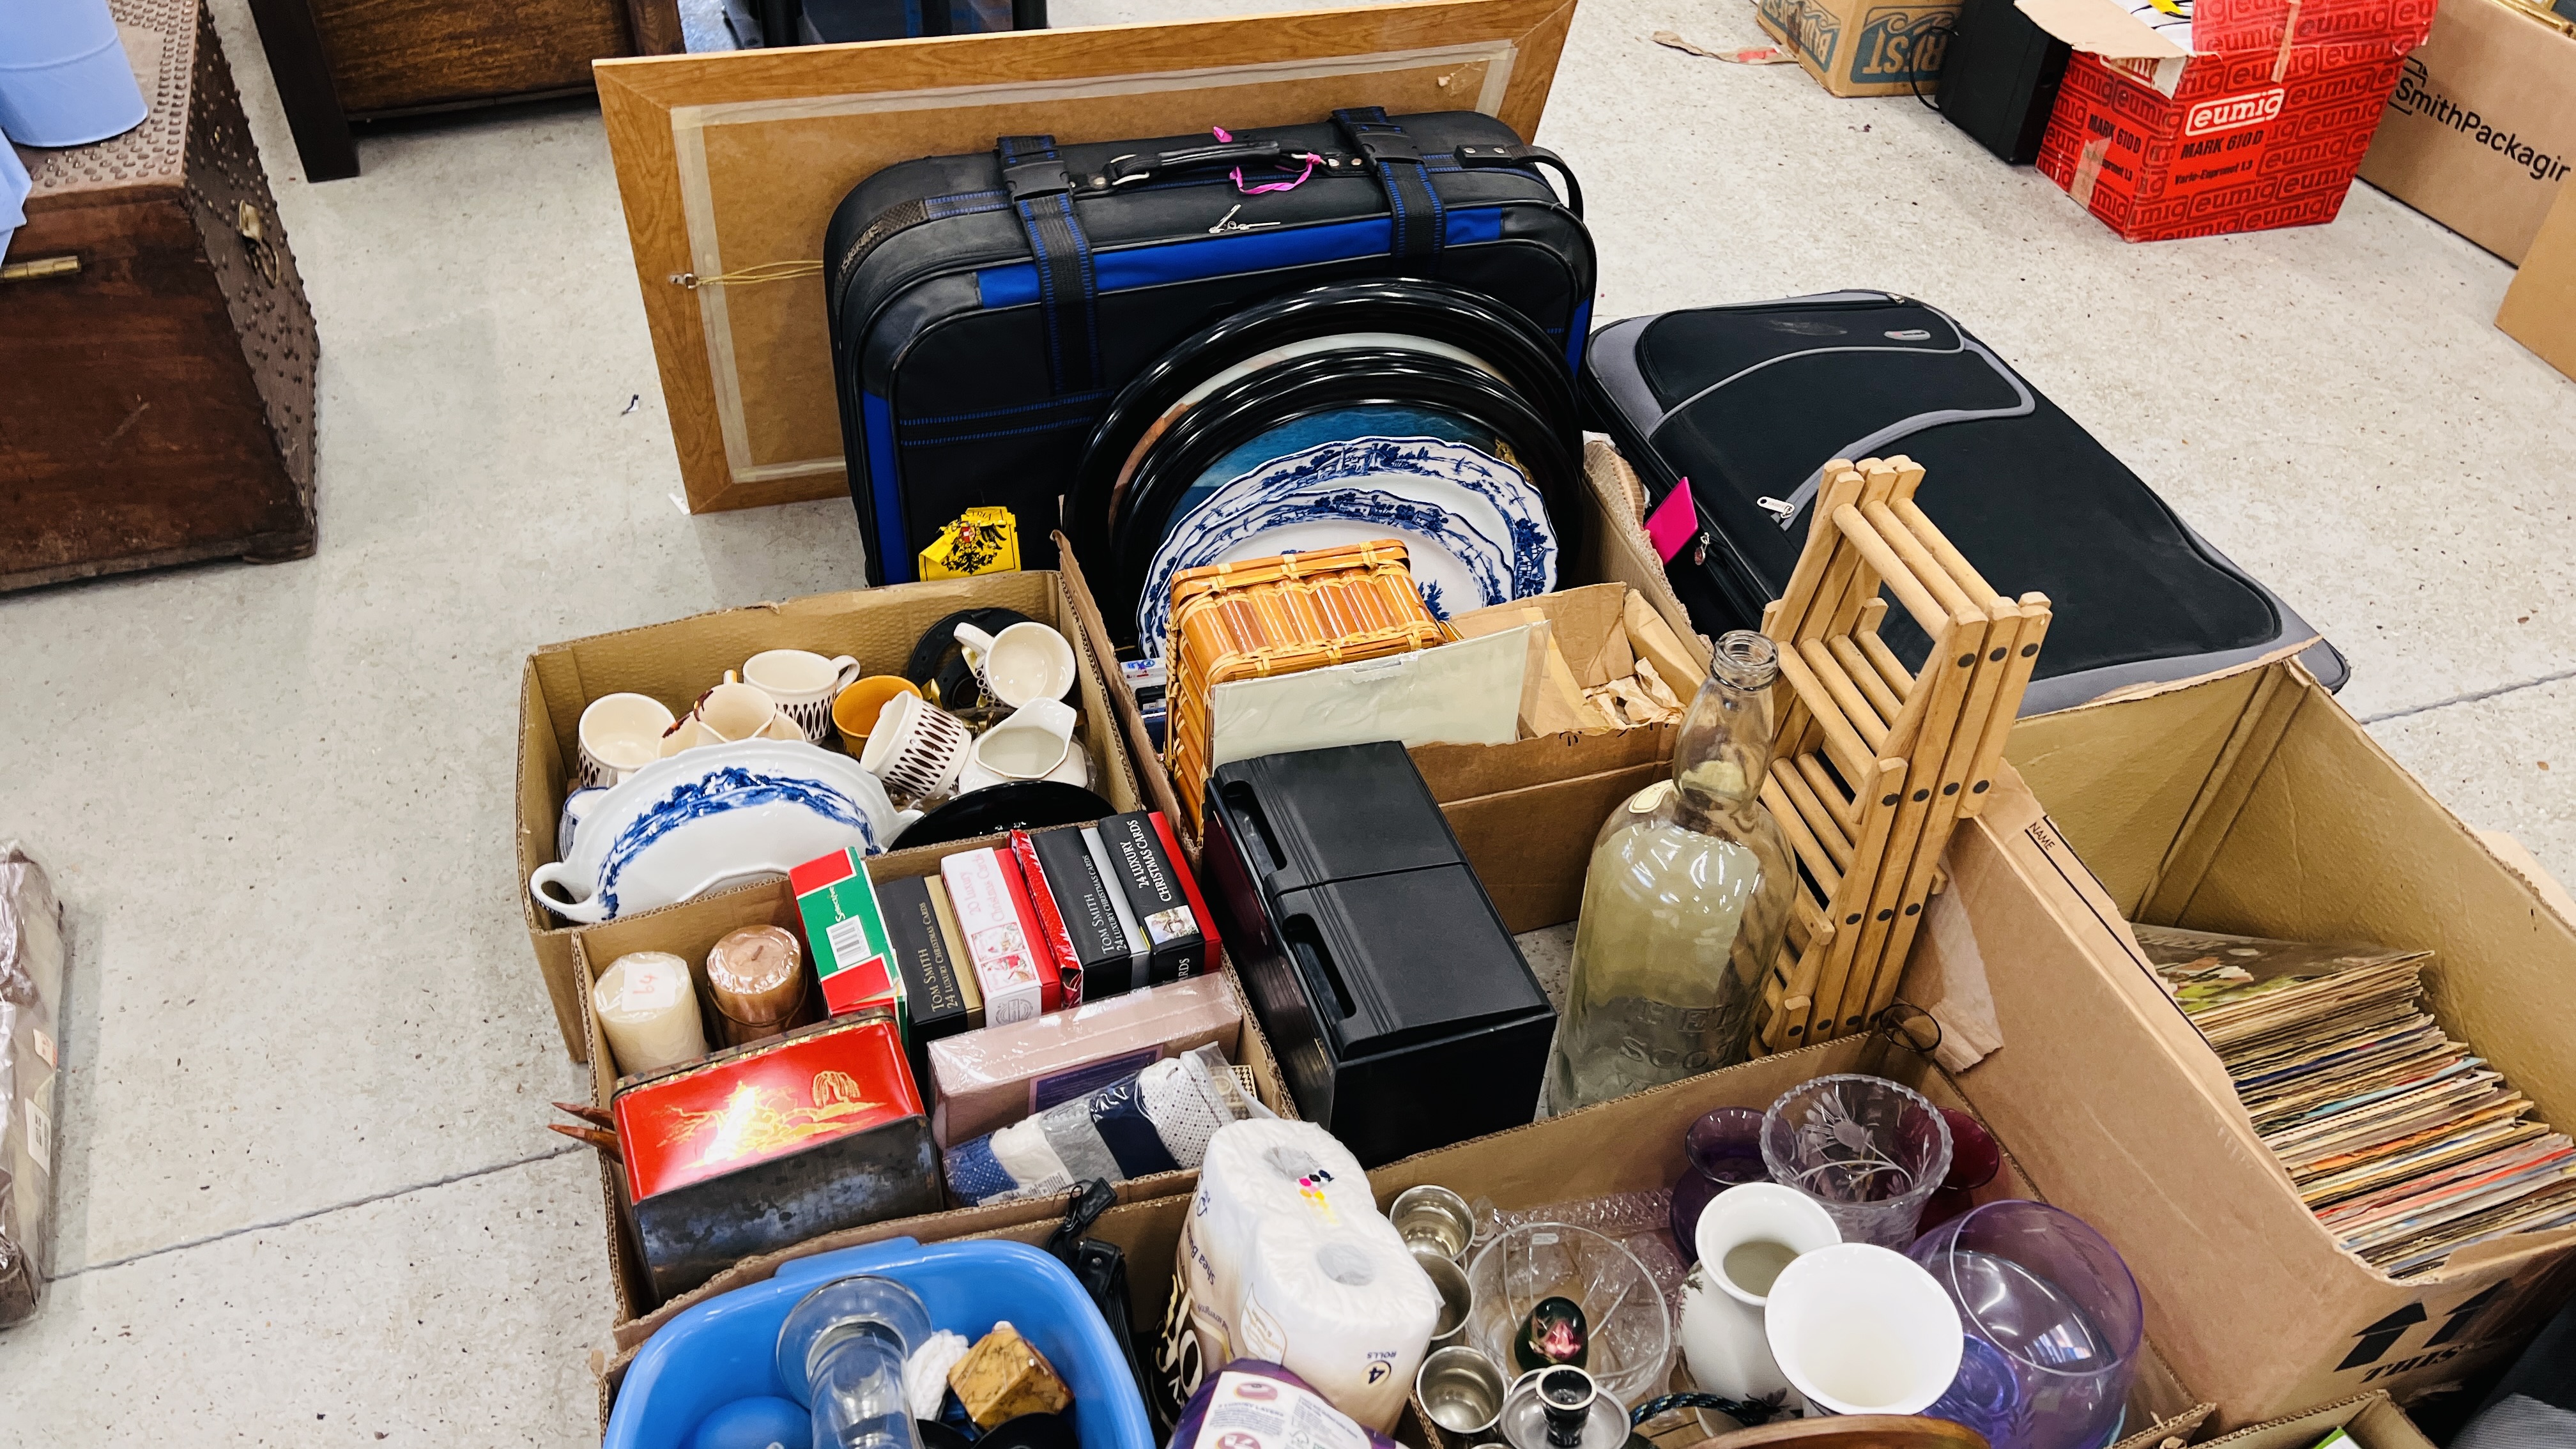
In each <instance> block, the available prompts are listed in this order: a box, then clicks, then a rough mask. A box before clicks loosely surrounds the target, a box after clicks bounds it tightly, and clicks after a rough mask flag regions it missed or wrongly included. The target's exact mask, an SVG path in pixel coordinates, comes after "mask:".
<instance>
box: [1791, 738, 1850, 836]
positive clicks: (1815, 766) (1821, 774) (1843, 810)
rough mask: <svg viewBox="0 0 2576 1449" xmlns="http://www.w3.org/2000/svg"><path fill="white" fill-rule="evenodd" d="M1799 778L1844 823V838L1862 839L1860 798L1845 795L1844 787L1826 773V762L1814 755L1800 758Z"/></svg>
mask: <svg viewBox="0 0 2576 1449" xmlns="http://www.w3.org/2000/svg"><path fill="white" fill-rule="evenodd" d="M1798 778H1799V779H1801V780H1804V781H1806V782H1807V788H1808V789H1810V790H1813V791H1815V792H1816V798H1817V799H1819V800H1822V801H1824V802H1825V808H1826V809H1827V810H1829V811H1831V812H1833V817H1834V818H1835V819H1836V820H1839V821H1841V822H1842V827H1843V838H1844V839H1845V840H1858V839H1859V838H1860V797H1859V796H1857V795H1846V794H1844V793H1843V787H1842V786H1841V785H1839V784H1836V783H1835V782H1834V777H1833V776H1832V775H1830V774H1828V773H1826V771H1825V762H1824V761H1822V760H1819V759H1817V758H1816V757H1815V756H1814V755H1800V756H1799V757H1798Z"/></svg>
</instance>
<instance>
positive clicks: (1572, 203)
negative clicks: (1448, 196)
mask: <svg viewBox="0 0 2576 1449" xmlns="http://www.w3.org/2000/svg"><path fill="white" fill-rule="evenodd" d="M1458 165H1459V167H1460V169H1462V170H1486V169H1491V170H1509V171H1522V170H1529V171H1535V170H1537V169H1539V168H1540V167H1542V166H1544V167H1548V168H1551V169H1553V170H1554V171H1555V172H1556V175H1557V179H1558V180H1559V181H1562V182H1563V183H1564V184H1565V209H1566V210H1568V211H1570V212H1573V213H1574V219H1575V220H1576V221H1581V220H1582V219H1583V183H1581V182H1579V181H1577V180H1575V179H1574V168H1573V167H1571V166H1568V165H1566V164H1565V158H1564V157H1562V156H1559V155H1558V154H1556V153H1555V152H1553V151H1551V150H1549V149H1547V148H1546V147H1545V146H1461V147H1459V148H1458Z"/></svg>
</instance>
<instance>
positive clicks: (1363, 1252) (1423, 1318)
mask: <svg viewBox="0 0 2576 1449" xmlns="http://www.w3.org/2000/svg"><path fill="white" fill-rule="evenodd" d="M1179 1267H1180V1273H1179V1274H1178V1275H1177V1276H1178V1278H1179V1279H1180V1280H1181V1282H1182V1283H1183V1284H1184V1285H1185V1287H1186V1291H1187V1293H1188V1296H1189V1303H1188V1305H1187V1312H1186V1315H1185V1317H1186V1322H1185V1323H1184V1322H1183V1321H1181V1320H1182V1318H1183V1317H1184V1315H1181V1314H1177V1313H1176V1314H1175V1315H1174V1320H1173V1321H1172V1322H1171V1323H1170V1324H1169V1325H1168V1330H1167V1331H1169V1332H1174V1333H1184V1332H1185V1333H1189V1334H1191V1335H1193V1337H1194V1338H1195V1343H1194V1344H1193V1345H1191V1348H1192V1349H1193V1350H1194V1351H1193V1352H1191V1353H1188V1354H1174V1353H1172V1352H1171V1351H1170V1350H1171V1348H1172V1345H1169V1344H1167V1345H1166V1349H1167V1352H1166V1358H1167V1360H1169V1359H1174V1358H1183V1357H1186V1358H1194V1359H1195V1362H1196V1363H1198V1364H1224V1363H1227V1362H1229V1361H1231V1360H1233V1359H1236V1358H1240V1357H1251V1358H1258V1359H1266V1360H1268V1361H1270V1362H1272V1363H1277V1364H1282V1365H1284V1366H1286V1367H1287V1368H1288V1369H1290V1370H1291V1371H1292V1372H1294V1373H1296V1374H1297V1376H1298V1377H1300V1378H1302V1379H1304V1380H1305V1381H1306V1382H1307V1383H1309V1384H1311V1385H1313V1386H1314V1388H1315V1390H1316V1392H1318V1393H1321V1394H1322V1395H1323V1396H1324V1397H1325V1398H1327V1399H1329V1400H1331V1401H1332V1403H1333V1406H1334V1407H1335V1408H1338V1409H1340V1410H1341V1411H1342V1412H1343V1413H1345V1414H1348V1415H1349V1416H1350V1417H1351V1418H1352V1419H1354V1420H1355V1421H1357V1422H1358V1423H1360V1424H1362V1425H1365V1426H1367V1427H1369V1428H1373V1429H1381V1430H1383V1429H1386V1428H1388V1427H1390V1426H1392V1425H1393V1424H1394V1422H1395V1419H1396V1416H1397V1415H1398V1414H1399V1413H1401V1412H1402V1411H1403V1408H1404V1402H1405V1399H1406V1396H1407V1395H1408V1394H1410V1393H1411V1392H1412V1384H1413V1374H1414V1370H1416V1369H1417V1368H1419V1367H1420V1366H1421V1364H1422V1356H1423V1353H1424V1352H1425V1350H1426V1349H1427V1348H1428V1346H1429V1343H1430V1339H1431V1330H1432V1327H1433V1325H1434V1323H1435V1321H1436V1320H1437V1319H1438V1317H1439V1314H1440V1294H1439V1291H1438V1290H1437V1289H1435V1288H1434V1287H1432V1285H1431V1280H1430V1278H1429V1277H1428V1276H1426V1275H1425V1274H1424V1273H1423V1271H1422V1268H1421V1266H1420V1265H1419V1264H1417V1263H1416V1262H1414V1260H1413V1254H1412V1252H1411V1251H1410V1250H1409V1249H1408V1248H1406V1246H1405V1244H1404V1239H1403V1237H1402V1235H1400V1234H1398V1233H1397V1232H1396V1230H1395V1226H1394V1224H1392V1223H1389V1222H1388V1221H1387V1220H1386V1218H1385V1217H1384V1216H1382V1215H1381V1214H1380V1213H1379V1212H1378V1210H1377V1203H1376V1200H1375V1199H1374V1198H1373V1197H1372V1196H1371V1195H1370V1193H1369V1187H1368V1177H1367V1174H1365V1173H1363V1172H1362V1171H1361V1170H1360V1165H1359V1162H1358V1161H1357V1160H1356V1159H1354V1158H1353V1157H1352V1156H1351V1155H1350V1152H1349V1151H1348V1150H1347V1149H1345V1148H1344V1147H1343V1146H1342V1145H1341V1144H1340V1143H1339V1142H1337V1141H1335V1140H1334V1139H1333V1137H1332V1135H1331V1134H1330V1133H1328V1132H1326V1131H1324V1130H1323V1129H1322V1128H1320V1127H1317V1126H1315V1125H1314V1124H1313V1123H1309V1122H1283V1121H1252V1122H1237V1123H1234V1124H1232V1125H1229V1126H1226V1127H1223V1128H1220V1129H1218V1131H1217V1133H1216V1135H1215V1136H1214V1137H1213V1138H1211V1139H1210V1140H1209V1142H1208V1155H1207V1160H1206V1162H1205V1163H1203V1164H1202V1165H1201V1166H1200V1169H1199V1192H1198V1197H1197V1200H1196V1201H1195V1202H1194V1203H1193V1204H1192V1207H1191V1213H1190V1220H1189V1222H1188V1224H1187V1225H1186V1226H1185V1227H1184V1228H1183V1230H1182V1234H1181V1245H1180V1264H1179ZM1190 1387H1193V1388H1194V1387H1195V1385H1194V1384H1193V1385H1191V1386H1190Z"/></svg>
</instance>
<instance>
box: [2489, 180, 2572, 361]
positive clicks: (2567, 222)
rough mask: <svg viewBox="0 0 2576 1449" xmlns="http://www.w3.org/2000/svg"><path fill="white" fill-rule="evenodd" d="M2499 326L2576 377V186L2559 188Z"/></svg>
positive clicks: (2498, 315) (2500, 312) (2507, 293)
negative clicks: (2555, 200) (2556, 199)
mask: <svg viewBox="0 0 2576 1449" xmlns="http://www.w3.org/2000/svg"><path fill="white" fill-rule="evenodd" d="M2496 326H2498V327H2501V328H2503V329H2504V333H2505V335H2506V336H2508V337H2510V338H2512V339H2513V340H2514V341H2516V342H2519V343H2521V344H2522V345H2523V346H2525V347H2528V348H2530V349H2531V350H2532V351H2533V352H2535V353H2537V354H2539V356H2540V360H2541V361H2543V362H2546V363H2548V364H2549V365H2550V366H2552V367H2554V368H2557V369H2558V370H2559V371H2560V372H2563V373H2565V374H2567V375H2568V376H2569V377H2576V181H2570V182H2568V183H2566V184H2565V185H2562V186H2560V187H2559V188H2558V204H2557V205H2555V206H2553V207H2551V208H2550V209H2549V216H2548V219H2547V220H2545V221H2543V222H2542V223H2541V227H2540V234H2539V235H2538V236H2536V237H2534V238H2533V239H2532V242H2531V250H2530V251H2529V252H2528V253H2526V254H2525V255H2524V257H2523V259H2522V270H2521V271H2519V272H2517V273H2515V274H2514V278H2513V285H2512V286H2510V287H2507V288H2505V292H2504V305H2503V306H2502V307H2499V308H2497V309H2496Z"/></svg>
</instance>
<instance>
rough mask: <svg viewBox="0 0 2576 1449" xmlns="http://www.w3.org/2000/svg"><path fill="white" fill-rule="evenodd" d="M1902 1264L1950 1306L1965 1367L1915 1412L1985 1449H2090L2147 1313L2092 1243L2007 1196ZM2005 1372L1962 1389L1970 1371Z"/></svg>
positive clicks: (2121, 1388)
mask: <svg viewBox="0 0 2576 1449" xmlns="http://www.w3.org/2000/svg"><path fill="white" fill-rule="evenodd" d="M1906 1256H1907V1257H1909V1258H1912V1259H1913V1260H1914V1261H1915V1262H1917V1263H1920V1264H1921V1265H1923V1268H1924V1270H1925V1271H1926V1272H1929V1273H1930V1274H1931V1275H1932V1278H1933V1281H1935V1282H1937V1283H1939V1284H1940V1285H1941V1288H1942V1291H1943V1292H1946V1293H1948V1294H1949V1295H1950V1299H1951V1301H1952V1302H1954V1303H1956V1304H1957V1305H1958V1306H1959V1324H1960V1327H1961V1328H1962V1329H1963V1330H1965V1331H1966V1333H1967V1335H1968V1344H1969V1348H1970V1350H1971V1352H1970V1354H1969V1361H1970V1364H1963V1366H1962V1369H1961V1376H1960V1381H1959V1382H1955V1383H1953V1384H1952V1386H1951V1389H1950V1392H1949V1394H1948V1395H1946V1396H1944V1398H1943V1400H1942V1401H1941V1402H1940V1403H1937V1404H1935V1405H1933V1407H1932V1408H1930V1409H1928V1410H1926V1411H1925V1412H1927V1413H1929V1414H1931V1415H1932V1416H1933V1417H1935V1418H1943V1419H1950V1420H1953V1421H1954V1422H1958V1423H1964V1424H1967V1425H1968V1426H1969V1427H1970V1428H1973V1429H1976V1430H1978V1431H1979V1432H1980V1433H1983V1434H1984V1435H1985V1436H1986V1439H1987V1441H1988V1442H1989V1443H1990V1444H1991V1445H1993V1446H1994V1449H2093V1446H2095V1445H2099V1444H2101V1443H2103V1442H2105V1441H2106V1440H2108V1439H2109V1438H2110V1436H2111V1434H2112V1431H2113V1430H2114V1429H2116V1428H2117V1427H2118V1425H2119V1422H2120V1414H2121V1410H2122V1407H2123V1405H2124V1404H2125V1402H2126V1400H2127V1399H2128V1394H2129V1381H2130V1380H2131V1379H2132V1378H2134V1377H2135V1376H2136V1373H2137V1364H2138V1346H2139V1344H2140V1343H2141V1342H2142V1341H2143V1338H2144V1335H2145V1325H2146V1309H2145V1305H2144V1304H2142V1303H2141V1302H2140V1301H2139V1298H2138V1285H2137V1282H2136V1280H2135V1279H2133V1278H2131V1277H2130V1276H2129V1266H2128V1264H2127V1263H2125V1262H2123V1261H2121V1258H2120V1255H2119V1253H2118V1251H2117V1250H2115V1249H2113V1248H2112V1246H2111V1245H2110V1244H2109V1243H2108V1242H2106V1241H2104V1240H2103V1237H2102V1235H2101V1234H2100V1233H2097V1232H2095V1231H2093V1229H2092V1228H2091V1227H2089V1226H2087V1225H2086V1224H2085V1222H2084V1221H2083V1220H2082V1219H2080V1218H2078V1217H2076V1216H2075V1215H2073V1214H2072V1213H2068V1212H2065V1211H2062V1210H2060V1209H2058V1208H2053V1207H2050V1206H2048V1205H2047V1204H2046V1203H2037V1202H2026V1201H2023V1200H2020V1199H2017V1198H2009V1199H2005V1200H2003V1201H2000V1202H1990V1203H1988V1204H1986V1205H1985V1206H1984V1207H1981V1208H1976V1209H1973V1210H1971V1211H1969V1212H1967V1213H1965V1214H1962V1215H1961V1216H1959V1217H1957V1218H1953V1219H1952V1220H1950V1221H1949V1222H1946V1223H1943V1224H1941V1225H1940V1226H1939V1227H1936V1228H1934V1229H1932V1230H1931V1231H1930V1232H1927V1233H1925V1234H1924V1235H1923V1237H1922V1239H1921V1241H1919V1242H1917V1243H1916V1244H1915V1245H1914V1246H1913V1248H1912V1249H1910V1250H1909V1251H1908V1252H1907V1254H1906ZM1980 1361H1982V1363H1983V1364H1984V1365H1986V1366H1988V1367H1989V1369H1990V1370H1991V1369H2001V1370H2007V1371H2009V1380H2008V1383H2007V1382H2005V1381H2004V1379H2003V1376H2002V1375H1999V1374H1995V1373H1992V1372H1991V1371H1990V1372H1988V1373H1987V1374H1986V1375H1984V1378H1985V1380H1986V1381H1985V1382H1983V1383H1976V1384H1972V1383H1969V1382H1967V1380H1968V1379H1970V1378H1971V1377H1972V1375H1971V1373H1970V1365H1973V1364H1975V1363H1978V1362H1980Z"/></svg>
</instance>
